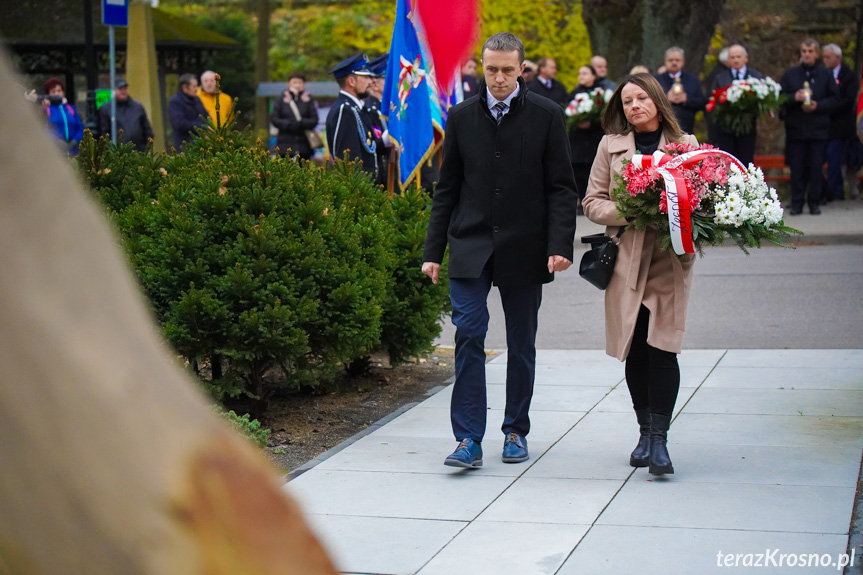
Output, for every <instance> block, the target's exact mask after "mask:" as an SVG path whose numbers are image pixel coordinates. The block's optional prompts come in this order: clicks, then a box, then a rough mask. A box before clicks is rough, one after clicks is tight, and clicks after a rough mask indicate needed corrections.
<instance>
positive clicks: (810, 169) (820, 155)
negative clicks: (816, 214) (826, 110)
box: [785, 140, 827, 210]
mask: <svg viewBox="0 0 863 575" xmlns="http://www.w3.org/2000/svg"><path fill="white" fill-rule="evenodd" d="M826 154H827V140H786V141H785V163H786V164H787V165H788V167H789V168H791V206H792V207H793V208H795V209H798V210H801V209H803V204H807V203H808V204H809V208H810V209H811V208H815V207H818V204H820V203H821V186H822V184H823V182H824V159H825V156H826ZM807 187H808V188H809V193H808V194H807V193H806V191H807V190H806V188H807Z"/></svg>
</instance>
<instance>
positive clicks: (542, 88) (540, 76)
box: [527, 58, 569, 106]
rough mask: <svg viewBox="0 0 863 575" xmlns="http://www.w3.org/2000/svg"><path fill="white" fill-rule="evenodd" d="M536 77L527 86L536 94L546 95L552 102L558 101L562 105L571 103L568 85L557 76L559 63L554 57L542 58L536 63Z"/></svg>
mask: <svg viewBox="0 0 863 575" xmlns="http://www.w3.org/2000/svg"><path fill="white" fill-rule="evenodd" d="M536 67H537V71H536V77H535V78H534V79H533V80H532V81H531V82H530V84H528V85H527V88H528V89H529V90H530V91H531V92H533V93H534V94H539V95H540V96H545V97H546V98H548V99H549V100H551V101H552V102H556V103H558V104H560V105H561V106H565V105H566V104H568V103H569V101H568V100H567V96H568V95H569V91H567V89H566V86H564V85H563V84H561V83H560V81H559V80H558V79H557V78H555V76H557V63H556V62H555V61H554V59H553V58H540V59H539V60H538V61H537V63H536Z"/></svg>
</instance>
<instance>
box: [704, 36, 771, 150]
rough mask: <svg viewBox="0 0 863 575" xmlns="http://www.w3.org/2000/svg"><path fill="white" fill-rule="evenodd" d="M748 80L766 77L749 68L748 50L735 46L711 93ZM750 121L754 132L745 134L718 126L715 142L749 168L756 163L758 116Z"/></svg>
mask: <svg viewBox="0 0 863 575" xmlns="http://www.w3.org/2000/svg"><path fill="white" fill-rule="evenodd" d="M747 78H756V79H758V80H762V79H763V78H764V76H762V75H761V72H759V71H758V70H753V69H752V68H750V67H749V54H748V53H747V52H746V48H744V47H743V46H741V45H740V44H734V45H733V46H730V47H729V48H728V67H727V69H725V70H723V71H720V72H719V73H717V74H716V76H715V77H714V79H713V84H711V86H710V93H711V94H712V93H713V92H715V91H716V90H718V89H719V88H724V87H725V86H729V85H730V84H731V83H732V82H734V81H735V80H746V79H747ZM750 121H751V126H752V130H751V131H750V132H745V133H743V134H735V133H734V131H733V130H732V129H731V128H729V127H728V126H726V125H723V124H718V125H717V126H716V132H715V140H714V141H713V145H714V146H716V147H717V148H719V149H721V150H725V151H726V152H728V153H729V154H733V155H734V156H736V157H737V159H738V160H740V161H741V162H743V165H744V166H748V165H749V164H750V163H751V162H753V161H755V138H756V134H757V133H756V125H757V122H758V115H757V114H753V115H752V117H751V119H750Z"/></svg>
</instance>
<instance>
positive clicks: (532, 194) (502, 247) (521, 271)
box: [423, 78, 577, 285]
mask: <svg viewBox="0 0 863 575" xmlns="http://www.w3.org/2000/svg"><path fill="white" fill-rule="evenodd" d="M518 83H519V86H520V91H519V93H518V94H517V95H516V96H515V97H514V98H513V99H512V101H511V107H510V109H509V110H508V112H507V113H506V115H504V116H503V119H502V120H501V123H500V125H498V124H497V122H496V120H495V118H494V116H493V115H492V113H491V111H490V110H489V108H488V103H487V92H486V87H485V82H484V81H481V82H480V85H479V90H478V95H477V96H474V97H473V98H469V99H468V100H465V101H464V102H461V103H460V104H458V105H456V106H454V107H452V108H450V111H449V117H448V118H447V123H446V134H445V136H444V146H443V161H442V164H441V172H440V180H439V182H438V184H437V188H436V189H435V193H434V202H433V205H432V212H431V218H430V220H429V227H428V232H427V235H426V244H425V253H424V255H423V261H427V262H438V263H440V262H441V261H442V260H443V257H444V251H445V249H446V247H447V244H449V276H450V277H453V278H477V277H479V275H480V273H481V272H482V270H483V268H484V267H485V264H486V262H488V261H489V258H492V263H493V270H494V271H493V282H494V283H495V284H496V285H520V284H521V285H524V284H540V283H547V282H550V281H551V280H552V279H553V277H554V276H553V274H550V273H549V272H548V269H547V265H548V257H549V256H552V255H560V256H564V257H566V258H568V259H570V260H571V259H572V254H573V241H574V236H575V213H576V199H577V194H576V191H575V180H574V178H573V174H572V167H571V165H570V149H569V140H568V138H567V133H566V122H565V121H564V116H563V109H562V108H561V107H560V106H558V105H557V104H555V103H554V102H551V101H550V100H548V99H546V98H543V97H540V96H537V95H536V94H534V93H533V92H531V91H529V90H526V89H525V84H524V80H522V79H521V78H519V79H518Z"/></svg>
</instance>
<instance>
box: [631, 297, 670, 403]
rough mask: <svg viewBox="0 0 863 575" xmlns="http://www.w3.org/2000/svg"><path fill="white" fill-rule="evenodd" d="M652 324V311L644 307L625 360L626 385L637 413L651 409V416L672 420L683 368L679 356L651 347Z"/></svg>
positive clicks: (639, 315) (640, 311)
mask: <svg viewBox="0 0 863 575" xmlns="http://www.w3.org/2000/svg"><path fill="white" fill-rule="evenodd" d="M649 321H650V310H648V309H647V308H646V307H644V306H641V310H639V312H638V320H637V321H636V322H635V334H634V335H633V337H632V345H631V346H630V348H629V355H627V356H626V385H627V387H629V395H630V397H631V398H632V407H633V408H634V409H650V412H651V413H658V414H660V415H667V416H669V417H671V414H672V413H673V412H674V404H675V403H676V402H677V392H678V391H679V390H680V367H679V366H678V365H677V354H676V353H671V352H670V351H663V350H661V349H657V348H655V347H653V346H651V345H648V343H647V325H648V322H649Z"/></svg>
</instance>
